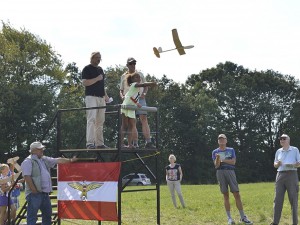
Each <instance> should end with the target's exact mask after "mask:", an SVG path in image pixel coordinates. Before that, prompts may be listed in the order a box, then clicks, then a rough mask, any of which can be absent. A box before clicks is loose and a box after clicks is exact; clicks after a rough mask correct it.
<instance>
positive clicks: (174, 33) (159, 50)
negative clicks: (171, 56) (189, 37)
mask: <svg viewBox="0 0 300 225" xmlns="http://www.w3.org/2000/svg"><path fill="white" fill-rule="evenodd" d="M172 36H173V41H174V44H175V46H176V48H173V49H169V50H164V51H163V50H162V48H161V47H159V48H156V47H154V48H153V51H154V54H155V55H156V57H158V58H160V53H163V52H169V51H173V50H177V51H178V53H179V55H184V54H185V51H184V49H190V48H193V47H194V45H188V46H182V44H181V42H180V40H179V36H178V33H177V30H176V29H173V30H172Z"/></svg>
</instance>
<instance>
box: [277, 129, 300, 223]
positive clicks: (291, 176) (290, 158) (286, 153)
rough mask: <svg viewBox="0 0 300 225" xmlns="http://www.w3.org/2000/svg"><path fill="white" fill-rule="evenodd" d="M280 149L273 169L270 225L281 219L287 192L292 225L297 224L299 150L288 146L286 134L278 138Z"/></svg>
mask: <svg viewBox="0 0 300 225" xmlns="http://www.w3.org/2000/svg"><path fill="white" fill-rule="evenodd" d="M280 145H281V146H282V148H280V149H278V150H277V151H276V153H275V159H274V167H275V168H277V175H276V181H275V198H274V206H273V210H274V212H273V213H274V215H273V222H272V223H271V225H278V224H279V221H280V217H281V212H282V207H283V202H284V195H285V192H286V191H287V193H288V196H289V201H290V204H291V209H292V217H293V225H296V224H298V192H299V178H298V173H297V168H298V167H299V166H300V154H299V149H298V148H296V147H294V146H290V137H289V136H288V135H287V134H282V135H281V136H280Z"/></svg>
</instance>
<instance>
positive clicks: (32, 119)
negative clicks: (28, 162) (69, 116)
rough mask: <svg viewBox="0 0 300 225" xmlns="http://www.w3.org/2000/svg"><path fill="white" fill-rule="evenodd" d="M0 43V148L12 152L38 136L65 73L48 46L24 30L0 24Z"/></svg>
mask: <svg viewBox="0 0 300 225" xmlns="http://www.w3.org/2000/svg"><path fill="white" fill-rule="evenodd" d="M0 43H1V44H0V46H1V47H0V59H1V62H0V84H1V87H2V88H1V90H0V98H1V100H0V102H1V104H0V121H1V122H0V123H1V125H0V126H1V131H0V132H1V135H0V148H1V151H3V152H13V151H17V150H21V149H24V148H25V147H26V145H27V144H29V143H30V142H31V141H34V140H39V138H40V137H41V136H42V133H43V130H44V129H45V127H46V126H47V125H48V121H49V118H51V117H52V116H53V114H54V111H55V109H56V108H55V107H54V105H53V104H55V98H56V96H57V93H58V91H59V89H60V87H61V85H62V81H63V79H64V76H65V73H64V71H63V69H62V62H61V60H60V58H59V56H58V55H57V54H56V52H55V51H54V50H53V49H52V47H51V46H50V45H48V44H47V43H46V42H45V41H43V40H42V39H40V38H39V37H37V36H35V35H33V34H31V33H30V32H28V31H27V30H25V29H21V31H18V30H16V29H14V28H12V27H11V26H10V24H5V23H2V30H1V33H0Z"/></svg>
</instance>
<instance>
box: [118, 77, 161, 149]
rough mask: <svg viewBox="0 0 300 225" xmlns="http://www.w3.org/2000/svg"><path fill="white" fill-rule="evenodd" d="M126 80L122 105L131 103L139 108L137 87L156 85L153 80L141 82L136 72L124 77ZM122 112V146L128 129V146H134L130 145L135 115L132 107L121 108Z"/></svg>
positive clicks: (134, 125)
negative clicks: (126, 88)
mask: <svg viewBox="0 0 300 225" xmlns="http://www.w3.org/2000/svg"><path fill="white" fill-rule="evenodd" d="M125 79H126V80H127V84H128V86H129V90H128V92H127V93H126V95H125V98H124V101H123V104H122V105H132V106H135V105H136V106H137V107H139V108H141V105H140V104H139V103H138V99H139V96H140V93H139V88H140V87H154V86H156V83H155V82H145V83H141V78H140V75H139V74H138V73H132V74H128V75H127V77H126V78H125ZM121 113H122V132H121V140H122V143H121V144H122V147H125V146H124V145H123V139H124V134H125V132H126V131H128V146H126V147H128V148H134V146H133V145H132V141H133V140H132V134H133V132H134V130H135V127H136V117H135V110H134V109H121Z"/></svg>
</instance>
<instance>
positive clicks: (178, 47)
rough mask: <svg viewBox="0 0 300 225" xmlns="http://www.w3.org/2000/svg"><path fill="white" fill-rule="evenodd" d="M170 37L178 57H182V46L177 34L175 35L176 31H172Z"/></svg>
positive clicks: (183, 52)
mask: <svg viewBox="0 0 300 225" xmlns="http://www.w3.org/2000/svg"><path fill="white" fill-rule="evenodd" d="M172 35H173V41H174V44H175V46H176V49H177V51H178V53H179V55H184V54H185V51H184V49H183V46H182V44H181V42H180V40H179V37H178V33H177V30H176V29H173V30H172Z"/></svg>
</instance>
